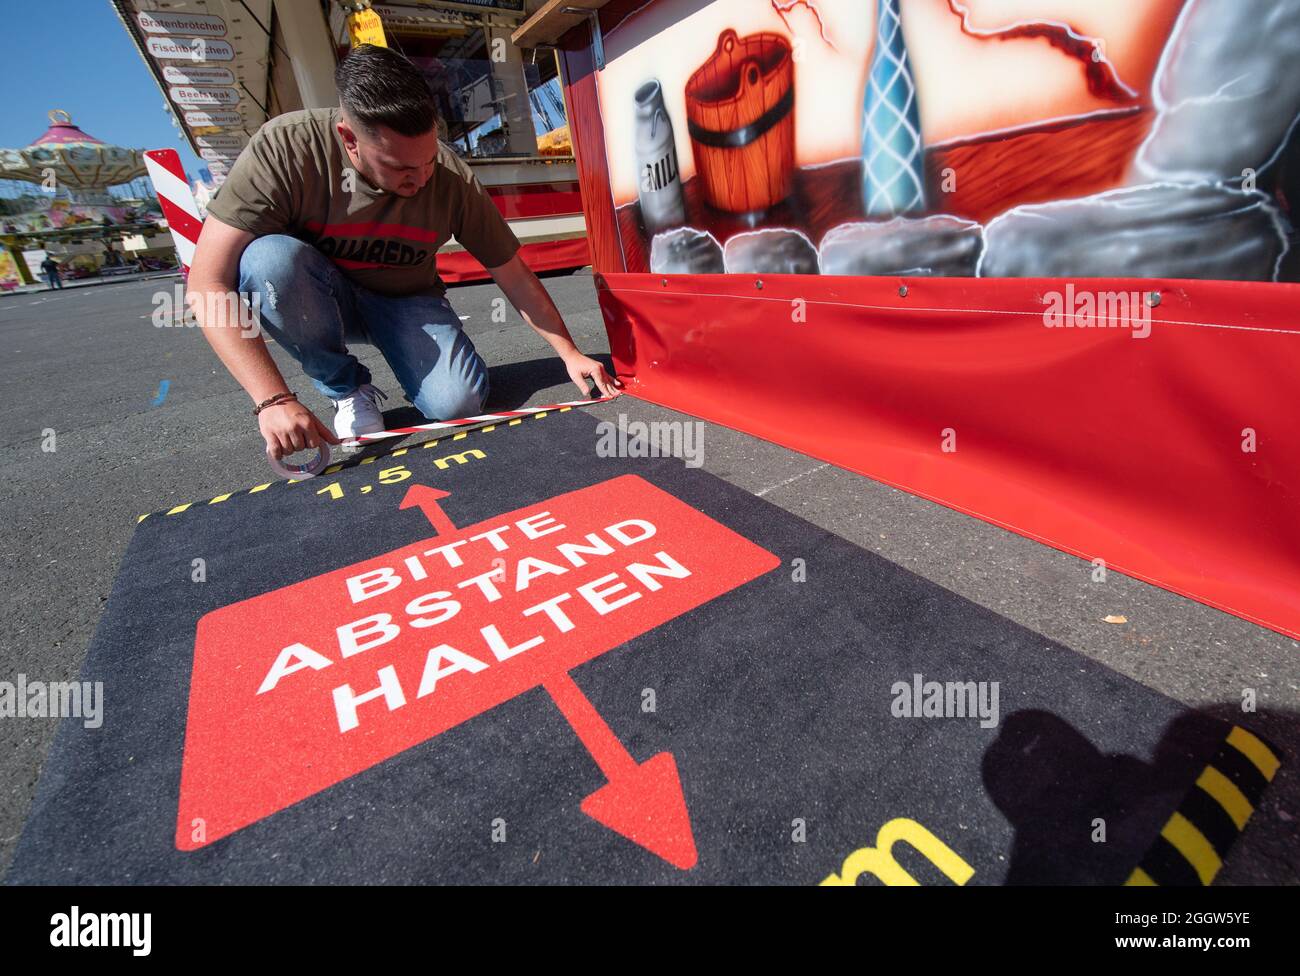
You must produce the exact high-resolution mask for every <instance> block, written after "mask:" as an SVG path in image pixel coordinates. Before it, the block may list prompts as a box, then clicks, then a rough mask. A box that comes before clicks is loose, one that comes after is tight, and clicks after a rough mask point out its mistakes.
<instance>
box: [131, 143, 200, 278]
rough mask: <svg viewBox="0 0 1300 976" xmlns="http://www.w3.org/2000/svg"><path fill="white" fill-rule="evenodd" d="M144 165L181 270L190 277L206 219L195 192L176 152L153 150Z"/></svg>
mask: <svg viewBox="0 0 1300 976" xmlns="http://www.w3.org/2000/svg"><path fill="white" fill-rule="evenodd" d="M144 165H145V168H146V169H148V171H149V179H150V180H151V181H153V189H154V192H155V193H156V194H157V195H158V202H159V203H160V204H161V205H162V212H163V216H164V217H166V218H167V226H168V228H169V229H170V230H171V232H172V240H173V241H175V242H176V256H177V257H178V258H180V262H181V269H182V271H183V273H184V274H186V275H189V273H190V262H191V261H193V260H194V247H195V245H196V244H198V242H199V231H201V230H202V229H203V218H202V217H200V216H199V205H198V201H196V200H195V199H194V191H193V190H191V189H190V185H189V183H187V182H186V181H185V170H184V168H183V167H182V166H181V157H180V154H179V153H178V152H177V151H176V150H175V149H150V150H148V151H146V152H145V154H144Z"/></svg>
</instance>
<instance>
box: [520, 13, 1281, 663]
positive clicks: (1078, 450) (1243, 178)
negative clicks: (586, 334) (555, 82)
mask: <svg viewBox="0 0 1300 976" xmlns="http://www.w3.org/2000/svg"><path fill="white" fill-rule="evenodd" d="M1297 36H1300V4H1298V3H1294V2H1288V3H1284V4H1281V5H1278V4H1265V3H1253V2H1251V3H1239V4H1224V3H1217V2H1212V0H1185V2H1184V0H1086V2H1085V0H1041V2H1035V3H1015V2H1008V3H1001V4H977V3H973V2H960V0H648V2H647V0H607V2H602V0H550V2H548V3H546V4H545V5H544V6H543V7H541V8H540V9H539V10H538V11H536V12H535V13H534V14H533V15H532V16H531V17H530V18H529V19H528V20H527V21H526V22H525V23H524V24H523V25H522V26H521V27H520V28H519V29H518V30H516V31H515V32H514V34H513V39H514V42H515V44H516V45H517V46H519V47H521V48H524V49H536V48H537V47H538V46H539V45H544V44H556V45H558V47H559V50H560V59H561V65H562V69H563V78H564V83H565V93H566V101H567V103H568V107H569V121H570V128H571V130H572V135H573V143H574V150H575V155H576V158H577V165H578V177H579V181H580V184H581V187H582V201H583V208H584V213H585V216H586V225H587V230H588V234H589V237H590V241H591V250H592V256H593V270H594V272H595V280H596V286H597V290H598V294H599V298H600V304H601V308H602V311H603V314H604V318H605V324H606V328H607V330H608V333H609V338H610V345H611V350H612V353H613V357H614V361H615V365H616V366H617V369H618V373H619V374H620V376H621V377H622V378H623V379H624V380H625V382H626V383H627V388H628V390H629V391H630V392H631V393H632V394H634V395H636V396H639V397H643V398H645V399H648V400H651V401H654V402H656V403H659V404H662V405H665V406H668V407H672V408H675V409H677V410H682V411H685V412H687V413H690V414H693V415H696V416H699V417H703V418H706V419H708V420H711V421H715V422H718V423H723V424H726V425H728V426H730V427H733V428H736V429H738V430H742V431H746V432H748V433H751V434H754V435H757V436H760V437H763V438H766V439H768V440H771V441H774V442H777V443H780V444H783V445H785V446H787V447H790V448H793V449H796V450H799V451H802V452H804V453H806V454H808V455H811V456H813V457H816V458H820V459H822V460H825V461H830V462H833V463H835V464H837V465H840V466H842V467H845V468H849V469H851V470H854V471H857V472H860V473H862V474H864V475H867V476H869V477H871V478H873V479H876V480H878V481H881V482H884V483H886V484H889V485H893V486H895V487H897V488H901V489H903V490H905V491H908V492H910V493H912V494H915V495H919V496H922V497H924V498H928V499H932V500H935V501H938V502H941V503H943V504H945V505H948V506H950V507H952V508H954V509H957V510H958V511H961V512H965V513H967V514H969V515H973V516H975V517H978V518H982V519H985V520H987V521H990V522H993V523H994V524H997V525H1000V526H1002V527H1004V528H1007V529H1009V530H1011V531H1014V532H1018V533H1020V534H1022V535H1024V536H1027V537H1028V538H1031V539H1034V540H1037V541H1039V542H1042V543H1046V544H1048V545H1050V546H1054V547H1056V548H1058V549H1061V550H1064V551H1066V552H1069V553H1072V554H1074V555H1077V556H1078V557H1080V559H1082V560H1086V561H1088V562H1089V563H1091V564H1092V567H1093V569H1092V571H1093V572H1101V573H1103V574H1104V573H1105V572H1106V571H1107V570H1108V569H1109V570H1116V571H1119V572H1123V573H1125V574H1128V575H1130V576H1133V577H1137V578H1140V579H1143V580H1146V581H1148V582H1151V583H1154V584H1156V585H1159V586H1162V587H1165V588H1166V589H1169V590H1173V591H1175V592H1178V593H1181V594H1183V595H1186V596H1189V597H1192V598H1194V599H1197V600H1200V601H1202V602H1204V603H1207V604H1209V605H1211V606H1214V607H1218V608H1220V609H1222V610H1225V611H1227V612H1229V613H1234V614H1237V615H1238V616H1241V617H1244V618H1246V619H1248V620H1251V621H1254V622H1256V623H1259V624H1262V625H1264V626H1267V627H1271V628H1273V629H1275V630H1278V631H1280V632H1282V633H1285V634H1289V635H1291V636H1292V637H1296V636H1300V600H1297V599H1296V594H1297V593H1300V558H1297V555H1296V554H1297V553H1300V519H1297V518H1296V517H1295V516H1296V512H1297V509H1298V506H1300V427H1297V425H1296V424H1295V422H1294V417H1295V408H1294V391H1295V389H1296V388H1297V386H1300V355H1298V354H1300V325H1297V322H1296V317H1295V309H1296V307H1297V306H1298V305H1300V284H1298V283H1297V282H1300V260H1297V250H1296V248H1295V246H1294V245H1295V243H1296V240H1295V237H1296V234H1295V226H1294V216H1295V215H1294V213H1293V211H1292V202H1293V201H1295V200H1297V199H1300V138H1298V137H1297V135H1296V127H1295V126H1294V125H1293V123H1294V120H1295V118H1296V117H1297V115H1298V114H1300V75H1297V73H1296V72H1295V71H1294V67H1293V66H1294V53H1293V51H1292V50H1291V48H1290V47H1289V45H1293V43H1294V38H1295V37H1297ZM1227 92H1230V93H1231V97H1226V96H1225V94H1224V93H1227ZM1083 569H1084V570H1087V569H1088V567H1087V566H1084V567H1083Z"/></svg>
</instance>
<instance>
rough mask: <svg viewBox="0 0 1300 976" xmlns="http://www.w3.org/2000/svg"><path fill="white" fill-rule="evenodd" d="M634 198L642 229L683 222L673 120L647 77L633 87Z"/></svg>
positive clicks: (660, 91)
mask: <svg viewBox="0 0 1300 976" xmlns="http://www.w3.org/2000/svg"><path fill="white" fill-rule="evenodd" d="M636 165H637V199H638V200H639V201H640V202H641V217H642V219H643V220H644V221H645V227H646V230H647V231H648V232H649V233H651V234H653V233H654V232H655V231H658V230H663V229H664V228H667V227H672V226H674V225H676V224H683V223H685V222H686V200H685V197H684V196H683V194H682V178H681V174H680V172H679V171H678V169H677V143H676V142H675V141H674V140H673V123H672V121H671V120H670V119H669V118H668V110H667V109H665V108H664V93H663V89H662V88H661V87H660V86H659V82H658V81H657V80H654V79H651V80H650V81H647V82H646V83H645V84H644V85H642V86H641V87H640V88H638V89H637V90H636Z"/></svg>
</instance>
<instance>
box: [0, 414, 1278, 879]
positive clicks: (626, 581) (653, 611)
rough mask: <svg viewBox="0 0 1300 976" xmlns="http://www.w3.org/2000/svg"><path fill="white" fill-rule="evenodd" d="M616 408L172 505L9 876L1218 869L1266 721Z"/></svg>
mask: <svg viewBox="0 0 1300 976" xmlns="http://www.w3.org/2000/svg"><path fill="white" fill-rule="evenodd" d="M606 415H607V416H610V417H611V418H612V416H613V411H612V410H609V409H607V414H606ZM596 423H597V418H593V417H591V416H588V415H586V414H584V413H581V412H576V411H568V412H565V413H563V414H551V415H549V416H546V417H544V418H540V419H529V420H525V421H523V422H521V423H516V424H513V425H505V424H503V425H500V426H498V427H497V428H496V429H494V430H489V431H478V432H473V433H470V434H468V435H465V436H461V437H459V438H456V439H451V438H447V439H443V440H442V441H440V442H432V443H431V444H429V445H414V446H412V447H410V448H409V449H406V450H403V451H400V452H398V453H396V454H394V455H390V456H386V457H381V458H378V459H373V460H370V461H368V462H366V463H355V462H354V463H353V464H351V465H350V466H347V467H345V468H344V469H343V470H339V471H336V472H334V473H331V474H327V475H325V476H323V477H320V478H317V479H315V480H310V481H304V482H300V483H297V484H286V483H278V484H273V485H271V486H270V487H268V488H264V489H262V490H260V491H253V492H249V491H243V492H239V493H235V494H233V495H232V496H229V497H223V498H222V499H221V500H219V501H216V502H215V503H203V504H196V505H192V506H189V507H185V508H183V509H182V510H177V511H175V512H174V514H163V513H160V514H157V515H152V516H150V517H149V518H147V519H145V520H144V521H143V522H142V523H141V524H140V526H139V527H138V529H137V531H136V534H135V536H134V538H133V540H132V542H131V545H130V547H129V549H128V551H127V554H126V556H125V557H124V559H123V562H122V566H121V570H120V572H119V576H118V580H117V582H116V584H115V586H114V589H113V592H112V595H111V597H110V599H109V602H108V606H107V609H106V611H105V614H104V617H103V619H102V620H101V622H100V625H99V628H98V631H97V632H96V635H95V638H94V641H93V643H92V646H91V648H90V651H89V655H88V657H87V661H86V666H85V671H84V674H83V680H86V681H102V682H103V684H104V692H105V708H104V721H103V724H102V727H100V728H95V729H91V728H85V727H84V723H83V722H81V721H79V720H76V719H69V720H65V722H64V723H63V726H62V727H61V729H60V731H59V734H58V737H57V740H56V742H55V745H54V747H53V749H52V751H51V754H50V756H49V758H48V760H47V762H46V764H45V768H44V772H43V775H42V779H41V782H40V785H39V788H38V794H37V797H36V800H35V802H34V805H33V808H32V811H31V814H30V817H29V819H28V822H27V825H26V828H25V830H24V833H23V836H22V838H21V840H20V842H19V846H18V850H17V854H16V857H15V860H14V863H13V867H12V869H11V871H10V873H9V876H8V878H7V881H8V882H10V883H57V882H65V883H69V882H70V883H92V882H93V883H174V882H231V883H258V882H288V883H308V882H310V883H322V882H323V883H329V882H350V883H381V882H382V883H394V882H396V883H408V882H410V883H414V882H424V883H427V882H484V883H495V882H538V883H560V882H606V883H608V882H641V883H660V882H706V883H717V882H778V883H799V884H811V883H818V882H822V881H824V880H832V881H836V880H838V881H846V882H848V883H853V882H854V881H860V882H863V883H876V882H884V883H887V884H902V883H911V882H912V881H916V882H920V883H922V884H948V883H963V884H964V883H970V884H999V883H1110V884H1120V883H1123V882H1125V881H1126V880H1134V881H1138V882H1146V881H1156V882H1159V883H1183V882H1185V883H1198V882H1206V881H1208V880H1209V879H1210V878H1212V877H1213V873H1214V871H1215V870H1217V866H1218V863H1217V862H1218V860H1219V859H1221V858H1222V856H1223V855H1224V853H1225V852H1226V849H1227V846H1228V845H1229V844H1230V843H1231V842H1232V839H1233V838H1234V837H1235V836H1236V834H1237V832H1238V831H1239V830H1240V828H1241V826H1242V824H1243V823H1244V818H1243V812H1244V815H1245V816H1248V815H1249V812H1250V809H1251V807H1252V806H1253V804H1254V803H1257V802H1258V799H1259V795H1260V793H1261V792H1262V790H1263V789H1264V788H1265V786H1266V785H1267V781H1268V779H1270V778H1271V776H1272V772H1273V771H1274V770H1275V769H1276V762H1277V760H1276V758H1275V757H1274V755H1273V753H1272V752H1271V751H1270V750H1269V749H1268V747H1266V746H1265V745H1264V744H1262V743H1261V742H1260V741H1259V740H1258V739H1256V738H1255V737H1254V736H1252V735H1250V734H1249V733H1247V732H1245V731H1243V730H1236V731H1233V730H1232V729H1233V727H1231V726H1229V725H1226V724H1224V723H1222V722H1220V721H1218V720H1214V719H1210V718H1208V717H1204V716H1201V715H1198V714H1195V713H1189V712H1187V711H1186V710H1185V709H1184V708H1182V707H1181V706H1179V705H1178V704H1177V703H1175V702H1173V701H1171V700H1169V699H1167V698H1164V697H1162V696H1161V695H1159V694H1157V693H1155V692H1153V691H1150V690H1148V689H1146V688H1144V687H1142V686H1141V685H1139V684H1137V683H1135V682H1133V681H1131V680H1129V679H1127V678H1124V677H1122V676H1121V675H1119V674H1116V673H1115V672H1113V671H1110V670H1108V669H1107V668H1105V667H1103V666H1101V665H1099V664H1097V663H1095V662H1093V661H1091V660H1089V659H1087V658H1084V657H1083V656H1081V655H1079V654H1077V653H1075V652H1073V651H1071V650H1069V649H1068V648H1065V647H1062V646H1060V645H1056V644H1053V643H1051V642H1049V641H1047V640H1045V639H1044V638H1042V637H1040V636H1038V635H1036V634H1034V633H1032V632H1030V631H1028V630H1025V629H1024V628H1021V627H1019V626H1017V625H1015V624H1013V623H1011V622H1010V621H1008V620H1006V619H1004V618H1002V617H999V616H998V615H997V614H995V613H992V612H991V611H989V610H986V609H983V608H981V607H979V606H976V605H974V604H972V603H970V602H968V601H966V600H964V599H962V598H960V597H958V596H956V595H954V594H953V593H951V592H949V591H947V590H944V589H942V588H941V587H938V586H936V585H934V584H932V583H930V582H928V581H926V580H924V579H921V578H920V577H917V576H915V575H913V574H911V573H909V572H906V571H905V570H902V569H900V568H899V567H898V566H896V565H894V564H892V563H890V562H887V561H886V560H884V559H881V558H879V557H877V556H875V555H873V554H871V553H869V552H867V551H865V550H863V549H861V548H859V547H857V546H854V545H852V544H850V543H848V542H846V541H844V540H842V539H840V538H838V537H836V536H834V535H831V534H829V533H827V532H824V531H822V530H820V529H818V528H816V527H814V526H812V525H810V524H808V523H807V522H804V521H802V520H801V519H799V518H797V517H795V516H793V515H790V514H789V513H787V512H785V511H783V510H781V509H779V508H777V507H775V506H773V505H771V504H768V503H766V502H764V501H762V500H761V499H759V498H756V497H754V496H752V495H750V494H748V493H746V492H744V491H742V490H740V489H738V488H736V487H734V486H732V485H730V484H728V483H726V482H724V481H722V480H720V479H718V478H715V477H713V476H711V475H709V474H706V473H704V472H703V471H701V470H698V469H694V468H689V467H686V466H685V465H684V464H683V463H682V461H680V460H676V459H673V458H610V457H601V456H599V453H598V451H597V444H598V429H597V427H596ZM606 443H608V440H606ZM444 493H445V494H444ZM403 503H405V507H403ZM431 523H432V525H431ZM475 537H477V538H475ZM196 560H202V562H201V563H199V562H196ZM200 577H201V580H200ZM539 638H540V639H539ZM958 712H960V713H961V715H958V714H957V713H958ZM945 716H946V717H945ZM962 716H964V717H962ZM1230 736H1231V738H1230ZM1210 764H1213V766H1214V768H1215V769H1216V771H1217V772H1218V776H1217V778H1216V777H1215V776H1214V775H1212V774H1210V773H1208V772H1207V771H1206V767H1207V765H1210ZM1198 781H1199V783H1200V785H1199V786H1198V785H1196V784H1197V783H1198ZM1225 783H1226V784H1227V785H1226V786H1225V785H1224V784H1225ZM1243 803H1244V804H1245V806H1244V807H1243V806H1242V804H1243ZM1189 826H1190V830H1189V829H1188V828H1189ZM895 842H897V843H895ZM1171 852H1172V854H1171ZM1139 865H1141V868H1139Z"/></svg>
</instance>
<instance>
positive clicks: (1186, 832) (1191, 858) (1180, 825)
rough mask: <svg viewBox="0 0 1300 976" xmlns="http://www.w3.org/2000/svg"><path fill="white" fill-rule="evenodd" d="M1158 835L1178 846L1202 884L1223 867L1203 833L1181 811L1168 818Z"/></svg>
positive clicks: (1207, 881)
mask: <svg viewBox="0 0 1300 976" xmlns="http://www.w3.org/2000/svg"><path fill="white" fill-rule="evenodd" d="M1160 836H1161V837H1163V838H1164V839H1165V840H1167V841H1169V843H1171V844H1173V845H1174V847H1176V848H1178V853H1179V854H1181V855H1183V857H1184V858H1186V860H1187V863H1188V864H1190V865H1191V866H1192V867H1193V868H1195V869H1196V874H1197V876H1198V877H1199V878H1200V879H1201V884H1203V885H1207V884H1209V883H1210V882H1211V881H1213V880H1214V876H1215V875H1216V874H1218V873H1219V868H1221V867H1223V861H1221V860H1220V859H1219V855H1218V854H1217V853H1215V850H1214V848H1213V847H1212V846H1210V842H1209V841H1208V840H1206V839H1205V835H1204V834H1203V833H1201V832H1200V831H1199V830H1197V829H1196V825H1195V824H1193V823H1192V822H1191V821H1190V820H1188V819H1187V818H1186V817H1184V816H1183V815H1182V814H1181V813H1175V814H1174V815H1173V816H1172V817H1170V818H1169V822H1168V823H1167V824H1165V826H1164V828H1163V829H1162V830H1161V831H1160Z"/></svg>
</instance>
